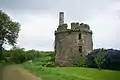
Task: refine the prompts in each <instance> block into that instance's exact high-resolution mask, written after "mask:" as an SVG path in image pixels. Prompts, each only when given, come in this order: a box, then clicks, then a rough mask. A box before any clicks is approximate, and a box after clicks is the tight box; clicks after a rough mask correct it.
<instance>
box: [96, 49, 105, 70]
mask: <svg viewBox="0 0 120 80" xmlns="http://www.w3.org/2000/svg"><path fill="white" fill-rule="evenodd" d="M104 58H105V50H104V49H100V50H99V52H98V53H97V55H95V56H94V62H95V64H96V65H97V66H98V68H99V69H101V67H100V65H101V63H102V61H103V59H104Z"/></svg>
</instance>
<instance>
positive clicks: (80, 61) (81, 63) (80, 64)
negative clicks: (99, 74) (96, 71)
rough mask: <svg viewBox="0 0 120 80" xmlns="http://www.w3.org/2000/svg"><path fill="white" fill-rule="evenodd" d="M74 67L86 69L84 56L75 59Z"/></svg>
mask: <svg viewBox="0 0 120 80" xmlns="http://www.w3.org/2000/svg"><path fill="white" fill-rule="evenodd" d="M75 65H76V66H77V67H87V65H86V57H84V56H79V57H78V58H77V59H76V63H75Z"/></svg>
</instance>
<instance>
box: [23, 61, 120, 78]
mask: <svg viewBox="0 0 120 80" xmlns="http://www.w3.org/2000/svg"><path fill="white" fill-rule="evenodd" d="M23 66H24V67H25V68H26V69H28V70H29V71H30V72H32V73H33V74H35V75H37V76H39V77H41V78H43V80H120V71H114V70H98V69H92V68H79V67H56V68H50V67H41V66H38V65H36V64H35V63H33V64H28V63H24V64H23Z"/></svg>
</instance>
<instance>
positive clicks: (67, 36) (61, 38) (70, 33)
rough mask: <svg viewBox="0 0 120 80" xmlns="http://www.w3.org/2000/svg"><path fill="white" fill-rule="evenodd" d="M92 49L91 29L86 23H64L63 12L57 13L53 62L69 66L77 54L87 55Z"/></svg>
mask: <svg viewBox="0 0 120 80" xmlns="http://www.w3.org/2000/svg"><path fill="white" fill-rule="evenodd" d="M92 49H93V41H92V31H91V30H90V27H89V25H88V24H84V23H81V24H79V23H71V29H68V25H67V24H65V23H64V12H60V13H59V26H58V28H57V30H56V31H55V53H56V56H55V63H56V64H57V65H60V66H71V65H73V64H74V63H75V61H76V58H77V57H78V56H82V55H87V54H89V53H90V52H91V51H92Z"/></svg>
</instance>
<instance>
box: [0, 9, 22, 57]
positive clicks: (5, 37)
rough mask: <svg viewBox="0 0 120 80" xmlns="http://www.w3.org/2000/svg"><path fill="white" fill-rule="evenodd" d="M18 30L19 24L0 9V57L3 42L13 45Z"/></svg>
mask: <svg viewBox="0 0 120 80" xmlns="http://www.w3.org/2000/svg"><path fill="white" fill-rule="evenodd" d="M19 31H20V24H19V23H18V22H14V21H12V19H10V17H9V16H8V15H7V14H6V13H5V12H3V11H2V10H0V52H1V53H0V57H2V50H3V45H4V44H9V45H12V46H14V45H15V43H16V39H17V38H18V33H19Z"/></svg>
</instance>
